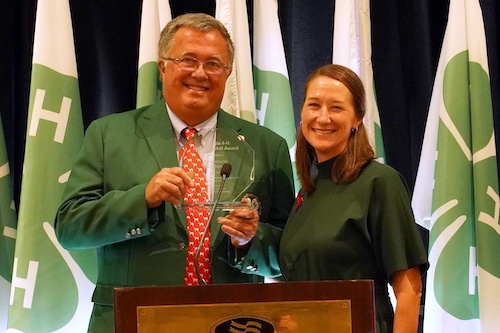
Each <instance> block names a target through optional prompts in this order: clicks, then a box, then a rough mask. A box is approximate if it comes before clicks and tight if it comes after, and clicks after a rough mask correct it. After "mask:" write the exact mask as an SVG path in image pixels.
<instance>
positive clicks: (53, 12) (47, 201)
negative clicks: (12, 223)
mask: <svg viewBox="0 0 500 333" xmlns="http://www.w3.org/2000/svg"><path fill="white" fill-rule="evenodd" d="M82 142H83V122H82V115H81V106H80V96H79V87H78V79H77V67H76V60H75V48H74V42H73V29H72V23H71V14H70V8H69V2H68V1H39V2H38V6H37V13H36V23H35V37H34V45H33V65H32V74H31V87H30V100H29V111H28V123H27V133H26V148H25V156H24V172H23V179H22V185H21V198H20V207H19V220H18V230H17V240H16V250H15V258H14V265H13V273H12V289H11V293H10V308H9V319H8V330H7V332H37V333H41V332H72V333H77V332H86V331H87V325H88V320H89V317H90V313H91V310H92V302H91V295H92V292H93V289H94V283H93V281H95V280H96V273H97V264H96V254H95V251H75V252H71V253H69V252H68V251H66V250H65V249H63V248H62V247H61V246H60V244H59V243H58V241H57V240H56V237H55V233H54V227H53V221H54V217H55V215H56V211H57V208H58V206H59V204H60V200H61V195H62V190H63V187H64V184H65V183H66V181H67V179H68V176H69V173H70V170H71V167H72V165H73V163H74V160H75V158H76V155H77V154H78V152H79V150H80V147H81V144H82Z"/></svg>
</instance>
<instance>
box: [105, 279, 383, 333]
mask: <svg viewBox="0 0 500 333" xmlns="http://www.w3.org/2000/svg"><path fill="white" fill-rule="evenodd" d="M114 303H115V332H116V333H136V332H139V333H142V332H145V333H149V332H155V333H156V332H178V331H179V332H180V331H182V332H197V333H205V332H206V333H212V332H215V333H217V332H239V331H238V330H236V328H233V330H222V329H221V330H219V329H215V328H214V327H215V326H217V322H219V323H224V325H226V326H227V325H233V324H234V325H242V324H237V323H236V322H237V320H235V319H234V318H239V317H242V314H245V316H243V317H246V318H245V319H246V320H247V322H252V323H254V325H261V326H262V325H271V324H272V325H275V326H274V327H275V328H274V329H275V332H281V331H286V332H295V331H293V330H292V329H290V327H293V325H290V327H289V328H287V329H285V328H283V330H281V329H280V330H279V331H278V330H277V325H278V324H277V322H278V321H279V320H278V319H277V313H279V314H285V313H289V314H295V317H296V318H298V317H300V316H303V315H308V316H309V317H311V316H313V317H312V318H309V319H301V320H302V321H305V322H307V323H308V324H307V325H308V327H309V330H307V329H306V330H305V331H304V330H303V329H302V330H297V332H299V331H300V332H316V331H318V330H315V329H311V327H312V326H311V325H313V324H311V323H314V325H321V329H320V330H319V332H322V333H327V332H330V331H332V332H333V331H335V332H352V333H368V332H373V333H375V305H374V304H375V300H374V286H373V281H372V280H348V281H316V282H286V283H281V282H280V283H270V284H224V285H204V286H189V287H186V286H164V287H137V288H115V291H114ZM207 311H208V312H207ZM287 311H288V312H287ZM206 313H208V314H206ZM329 313H330V314H329ZM297 314H298V316H297ZM214 316H215V317H214ZM268 316H269V318H268ZM217 317H220V318H217ZM314 317H317V318H314ZM248 318H250V319H251V320H249V319H248ZM255 318H256V319H255ZM290 318H291V317H290V315H288V319H290ZM261 319H262V320H261ZM292 319H293V318H292ZM203 320H205V321H207V320H208V321H210V322H213V323H211V324H210V325H211V326H210V327H212V328H209V329H206V330H205V329H204V328H203V329H195V328H194V327H195V326H196V325H198V326H196V327H198V328H199V325H201V324H200V323H201V322H202V321H203ZM259 320H260V323H259ZM330 320H334V321H335V322H334V323H332V324H330V323H328V322H327V321H330ZM173 322H177V323H179V324H178V325H179V326H178V327H180V326H182V327H184V329H177V330H174V329H172V328H171V327H170V328H167V325H173V324H172V323H173ZM226 322H231V323H233V324H228V323H226ZM266 322H270V323H271V324H268V323H266ZM299 324H300V323H299ZM247 325H248V324H247ZM280 325H283V324H280ZM329 325H330V326H329ZM331 325H337V326H338V327H341V329H339V328H335V329H333V328H327V327H337V326H331ZM221 326H222V324H220V325H219V326H218V327H219V328H220V327H221ZM295 326H297V324H295ZM302 326H304V325H302ZM187 327H189V328H192V327H193V329H189V328H188V329H187V330H186V328H187ZM204 327H205V326H204ZM231 327H232V326H231ZM202 331H203V332H202ZM241 332H244V330H243V329H242V330H241ZM248 332H267V331H265V330H264V329H262V331H261V330H257V329H256V328H253V330H251V329H249V330H248ZM269 332H273V330H269Z"/></svg>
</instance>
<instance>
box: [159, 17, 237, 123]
mask: <svg viewBox="0 0 500 333" xmlns="http://www.w3.org/2000/svg"><path fill="white" fill-rule="evenodd" d="M164 56H165V57H168V58H180V57H183V56H190V57H193V58H196V59H198V60H199V61H200V64H201V65H200V66H199V67H198V68H197V69H196V70H195V71H194V72H189V71H184V70H182V69H181V68H180V67H179V66H178V65H177V64H176V63H175V62H174V61H170V60H161V61H160V62H159V66H160V76H161V79H162V82H163V95H164V96H165V101H166V102H167V104H168V106H169V107H170V109H171V110H172V111H173V112H174V113H175V114H176V115H177V116H178V117H179V118H180V119H181V120H182V121H184V122H185V123H186V124H187V125H190V126H194V125H197V124H199V123H201V122H203V121H205V120H206V119H208V118H209V117H210V116H212V115H213V114H214V113H215V112H217V110H219V107H220V103H221V101H222V97H223V96H224V89H225V85H226V80H227V78H228V77H229V74H230V73H231V72H230V70H224V71H223V73H222V74H218V75H214V74H211V75H209V74H207V73H205V71H204V70H203V65H202V63H203V62H204V61H207V60H218V61H220V62H221V63H223V64H224V65H231V64H228V54H227V45H226V42H225V40H224V37H223V36H222V34H221V33H220V32H219V31H217V30H215V29H213V30H210V31H208V32H202V31H199V30H196V29H193V28H190V27H181V28H180V29H179V30H178V31H177V32H176V33H175V36H174V41H173V44H172V49H171V50H170V52H169V54H167V55H164Z"/></svg>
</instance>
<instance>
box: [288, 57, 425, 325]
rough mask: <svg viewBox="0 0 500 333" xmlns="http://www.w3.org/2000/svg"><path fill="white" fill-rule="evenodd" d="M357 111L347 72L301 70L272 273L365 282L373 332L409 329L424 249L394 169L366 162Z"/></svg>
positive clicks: (354, 86) (361, 100)
mask: <svg viewBox="0 0 500 333" xmlns="http://www.w3.org/2000/svg"><path fill="white" fill-rule="evenodd" d="M364 114H365V92H364V89H363V84H362V83H361V81H360V80H359V78H358V77H357V75H356V74H355V73H354V72H352V71H351V70H350V69H348V68H346V67H343V66H339V65H327V66H324V67H321V68H319V69H317V70H316V71H314V72H313V73H312V74H311V76H310V77H309V79H308V81H307V83H306V87H305V96H304V102H303V106H302V112H301V124H300V126H299V130H298V134H297V156H296V157H297V158H296V161H297V170H298V174H299V177H300V182H301V185H302V190H301V191H300V193H299V195H298V197H297V200H296V202H295V206H294V208H293V209H292V212H291V214H290V216H289V218H288V222H287V224H286V227H285V230H284V232H283V236H282V239H281V245H280V263H281V270H282V273H283V276H284V277H285V279H286V280H288V281H306V280H311V281H314V280H316V281H317V280H351V279H372V280H374V284H375V304H376V306H375V307H376V322H377V332H379V333H380V332H416V331H417V328H418V314H419V306H420V297H421V294H422V283H421V274H422V273H423V272H424V271H425V270H426V268H427V254H426V251H425V248H424V245H423V242H422V238H421V236H420V234H419V232H418V229H417V226H416V224H415V222H414V218H413V213H412V210H411V206H410V198H409V195H408V191H407V188H406V185H405V183H404V181H403V179H402V177H401V175H400V174H399V173H398V172H397V171H396V170H394V169H393V168H391V167H389V166H387V165H384V164H380V163H378V162H376V161H375V160H374V158H375V154H374V152H373V149H372V148H371V147H370V144H369V142H368V137H367V134H366V130H365V127H364V126H363V116H364ZM388 283H389V284H391V285H392V288H393V289H394V294H395V296H396V299H397V305H396V310H395V312H394V311H393V308H392V305H391V302H390V299H389V296H388V290H387V284H388Z"/></svg>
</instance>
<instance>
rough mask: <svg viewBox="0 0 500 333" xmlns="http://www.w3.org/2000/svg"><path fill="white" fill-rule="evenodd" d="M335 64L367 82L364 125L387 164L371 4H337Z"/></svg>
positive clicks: (351, 0) (345, 0)
mask: <svg viewBox="0 0 500 333" xmlns="http://www.w3.org/2000/svg"><path fill="white" fill-rule="evenodd" d="M332 63H334V64H338V65H342V66H345V67H348V68H350V69H351V70H352V71H354V72H355V73H356V74H358V76H359V78H360V79H361V81H362V82H363V85H364V87H365V91H366V113H365V117H364V119H363V123H364V125H365V127H366V131H367V134H368V139H369V140H370V144H371V146H372V147H373V149H374V150H375V154H376V155H377V157H378V160H379V161H380V162H385V152H384V142H383V139H382V127H381V125H380V116H379V113H378V107H377V100H376V94H375V84H374V81H373V68H372V42H371V23H370V0H337V1H335V18H334V28H333V57H332Z"/></svg>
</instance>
